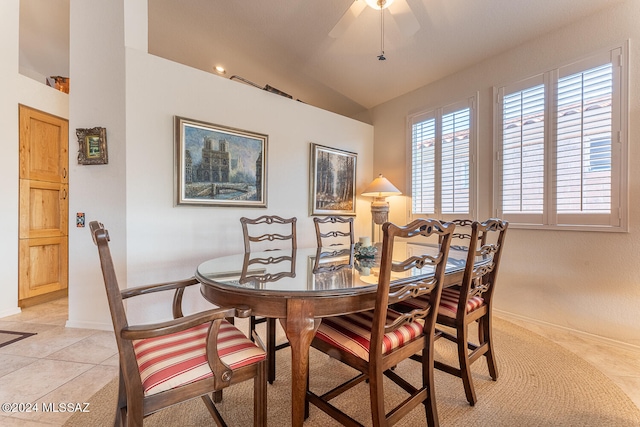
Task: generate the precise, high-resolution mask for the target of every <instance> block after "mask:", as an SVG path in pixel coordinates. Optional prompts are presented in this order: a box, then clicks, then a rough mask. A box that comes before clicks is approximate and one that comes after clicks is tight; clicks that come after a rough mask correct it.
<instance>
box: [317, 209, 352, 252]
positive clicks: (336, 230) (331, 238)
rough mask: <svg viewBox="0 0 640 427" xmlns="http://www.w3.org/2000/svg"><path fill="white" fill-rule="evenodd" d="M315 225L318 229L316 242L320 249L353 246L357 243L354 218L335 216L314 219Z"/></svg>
mask: <svg viewBox="0 0 640 427" xmlns="http://www.w3.org/2000/svg"><path fill="white" fill-rule="evenodd" d="M313 225H314V226H315V229H316V242H317V244H318V247H319V248H320V247H323V246H331V245H340V244H345V245H347V244H348V245H353V244H354V243H355V237H354V232H353V218H345V217H341V216H334V215H331V216H325V217H314V218H313Z"/></svg>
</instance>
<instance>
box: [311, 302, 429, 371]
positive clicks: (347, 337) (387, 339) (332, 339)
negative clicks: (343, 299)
mask: <svg viewBox="0 0 640 427" xmlns="http://www.w3.org/2000/svg"><path fill="white" fill-rule="evenodd" d="M398 315H399V313H398V312H396V311H393V310H389V311H388V312H387V323H389V322H391V321H393V320H394V319H396V318H397V317H398ZM372 323H373V311H365V312H361V313H354V314H348V315H345V316H337V317H328V318H325V319H322V323H321V324H320V327H319V328H318V331H317V332H316V337H317V338H319V339H321V340H322V341H325V342H327V343H329V344H331V345H333V346H335V347H338V348H340V349H342V350H344V351H347V352H349V353H352V354H354V355H356V356H358V357H360V358H362V359H364V360H366V361H368V360H369V346H370V343H371V325H372ZM420 334H422V324H421V323H420V322H411V323H407V324H405V325H403V326H401V327H400V328H398V329H396V330H395V331H392V332H388V333H386V334H385V336H384V340H383V344H382V346H383V349H382V354H387V353H389V352H390V351H391V350H393V349H395V348H398V347H402V346H403V345H404V343H406V342H409V341H411V340H412V339H414V338H416V337H417V336H419V335H420Z"/></svg>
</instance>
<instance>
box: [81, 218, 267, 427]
mask: <svg viewBox="0 0 640 427" xmlns="http://www.w3.org/2000/svg"><path fill="white" fill-rule="evenodd" d="M89 227H90V230H91V235H92V238H93V241H94V243H95V244H96V245H97V247H98V254H99V257H100V265H101V268H102V274H103V277H104V284H105V289H106V293H107V300H108V302H109V309H110V312H111V320H112V322H113V328H114V332H115V338H116V343H117V346H118V353H119V356H120V359H119V360H120V368H119V377H120V378H119V388H118V401H117V409H116V421H115V425H126V426H142V424H143V419H144V418H145V417H146V416H148V415H151V414H152V413H154V412H156V411H158V410H161V409H164V408H167V407H169V406H171V405H175V404H176V403H180V402H183V401H186V400H190V399H194V398H197V397H201V398H202V400H203V401H204V404H205V406H206V407H207V409H208V411H209V413H210V414H211V416H212V417H213V419H214V421H215V423H216V424H217V425H218V426H224V425H225V423H224V420H223V419H222V416H221V414H220V413H219V411H218V409H217V408H216V406H215V404H214V402H213V401H212V400H211V398H210V397H209V394H212V393H216V392H219V391H221V390H223V389H224V388H226V387H229V386H231V385H234V384H238V383H240V382H244V381H247V380H250V379H253V423H254V425H255V426H265V425H266V418H267V412H266V408H267V385H266V384H267V383H266V352H265V350H264V348H261V347H260V346H258V345H256V344H255V343H254V342H252V341H250V340H249V339H248V338H247V337H246V336H245V335H244V334H243V333H242V332H240V331H239V330H238V329H237V328H236V327H235V326H233V325H232V324H231V323H229V322H228V321H227V320H226V319H225V318H227V317H233V316H236V317H247V316H249V315H250V310H249V309H247V308H242V307H238V308H216V309H212V310H207V311H203V312H200V313H196V314H191V315H188V316H184V315H183V312H182V298H183V294H184V290H185V288H187V287H188V286H192V285H199V284H200V283H199V282H198V281H197V280H196V279H195V278H192V279H186V280H181V281H176V282H169V283H159V284H155V285H148V286H140V287H133V288H127V289H125V290H122V291H121V290H120V287H119V285H118V280H117V278H116V273H115V269H114V265H113V260H112V258H111V252H110V249H109V233H108V231H107V230H106V229H105V228H104V226H103V225H102V224H101V223H99V222H98V221H91V222H90V223H89ZM160 291H175V294H174V297H173V306H172V310H173V317H174V319H173V320H169V321H164V322H159V323H147V324H143V325H130V324H129V321H128V320H127V313H126V310H125V307H124V304H123V300H125V299H128V298H133V297H139V296H140V297H141V296H145V295H149V294H152V293H154V292H160Z"/></svg>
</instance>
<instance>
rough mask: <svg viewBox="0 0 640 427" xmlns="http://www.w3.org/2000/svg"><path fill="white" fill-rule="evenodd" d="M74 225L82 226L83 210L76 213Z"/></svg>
mask: <svg viewBox="0 0 640 427" xmlns="http://www.w3.org/2000/svg"><path fill="white" fill-rule="evenodd" d="M76 227H78V228H82V227H84V212H78V213H77V214H76Z"/></svg>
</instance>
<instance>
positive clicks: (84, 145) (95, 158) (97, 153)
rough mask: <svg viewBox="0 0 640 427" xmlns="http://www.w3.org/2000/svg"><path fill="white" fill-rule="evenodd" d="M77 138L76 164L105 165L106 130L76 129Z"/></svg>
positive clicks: (98, 128)
mask: <svg viewBox="0 0 640 427" xmlns="http://www.w3.org/2000/svg"><path fill="white" fill-rule="evenodd" d="M76 136H77V137H78V145H79V146H80V147H79V148H78V164H80V165H106V164H107V163H109V158H108V157H107V129H106V128H100V127H97V128H90V129H76Z"/></svg>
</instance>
